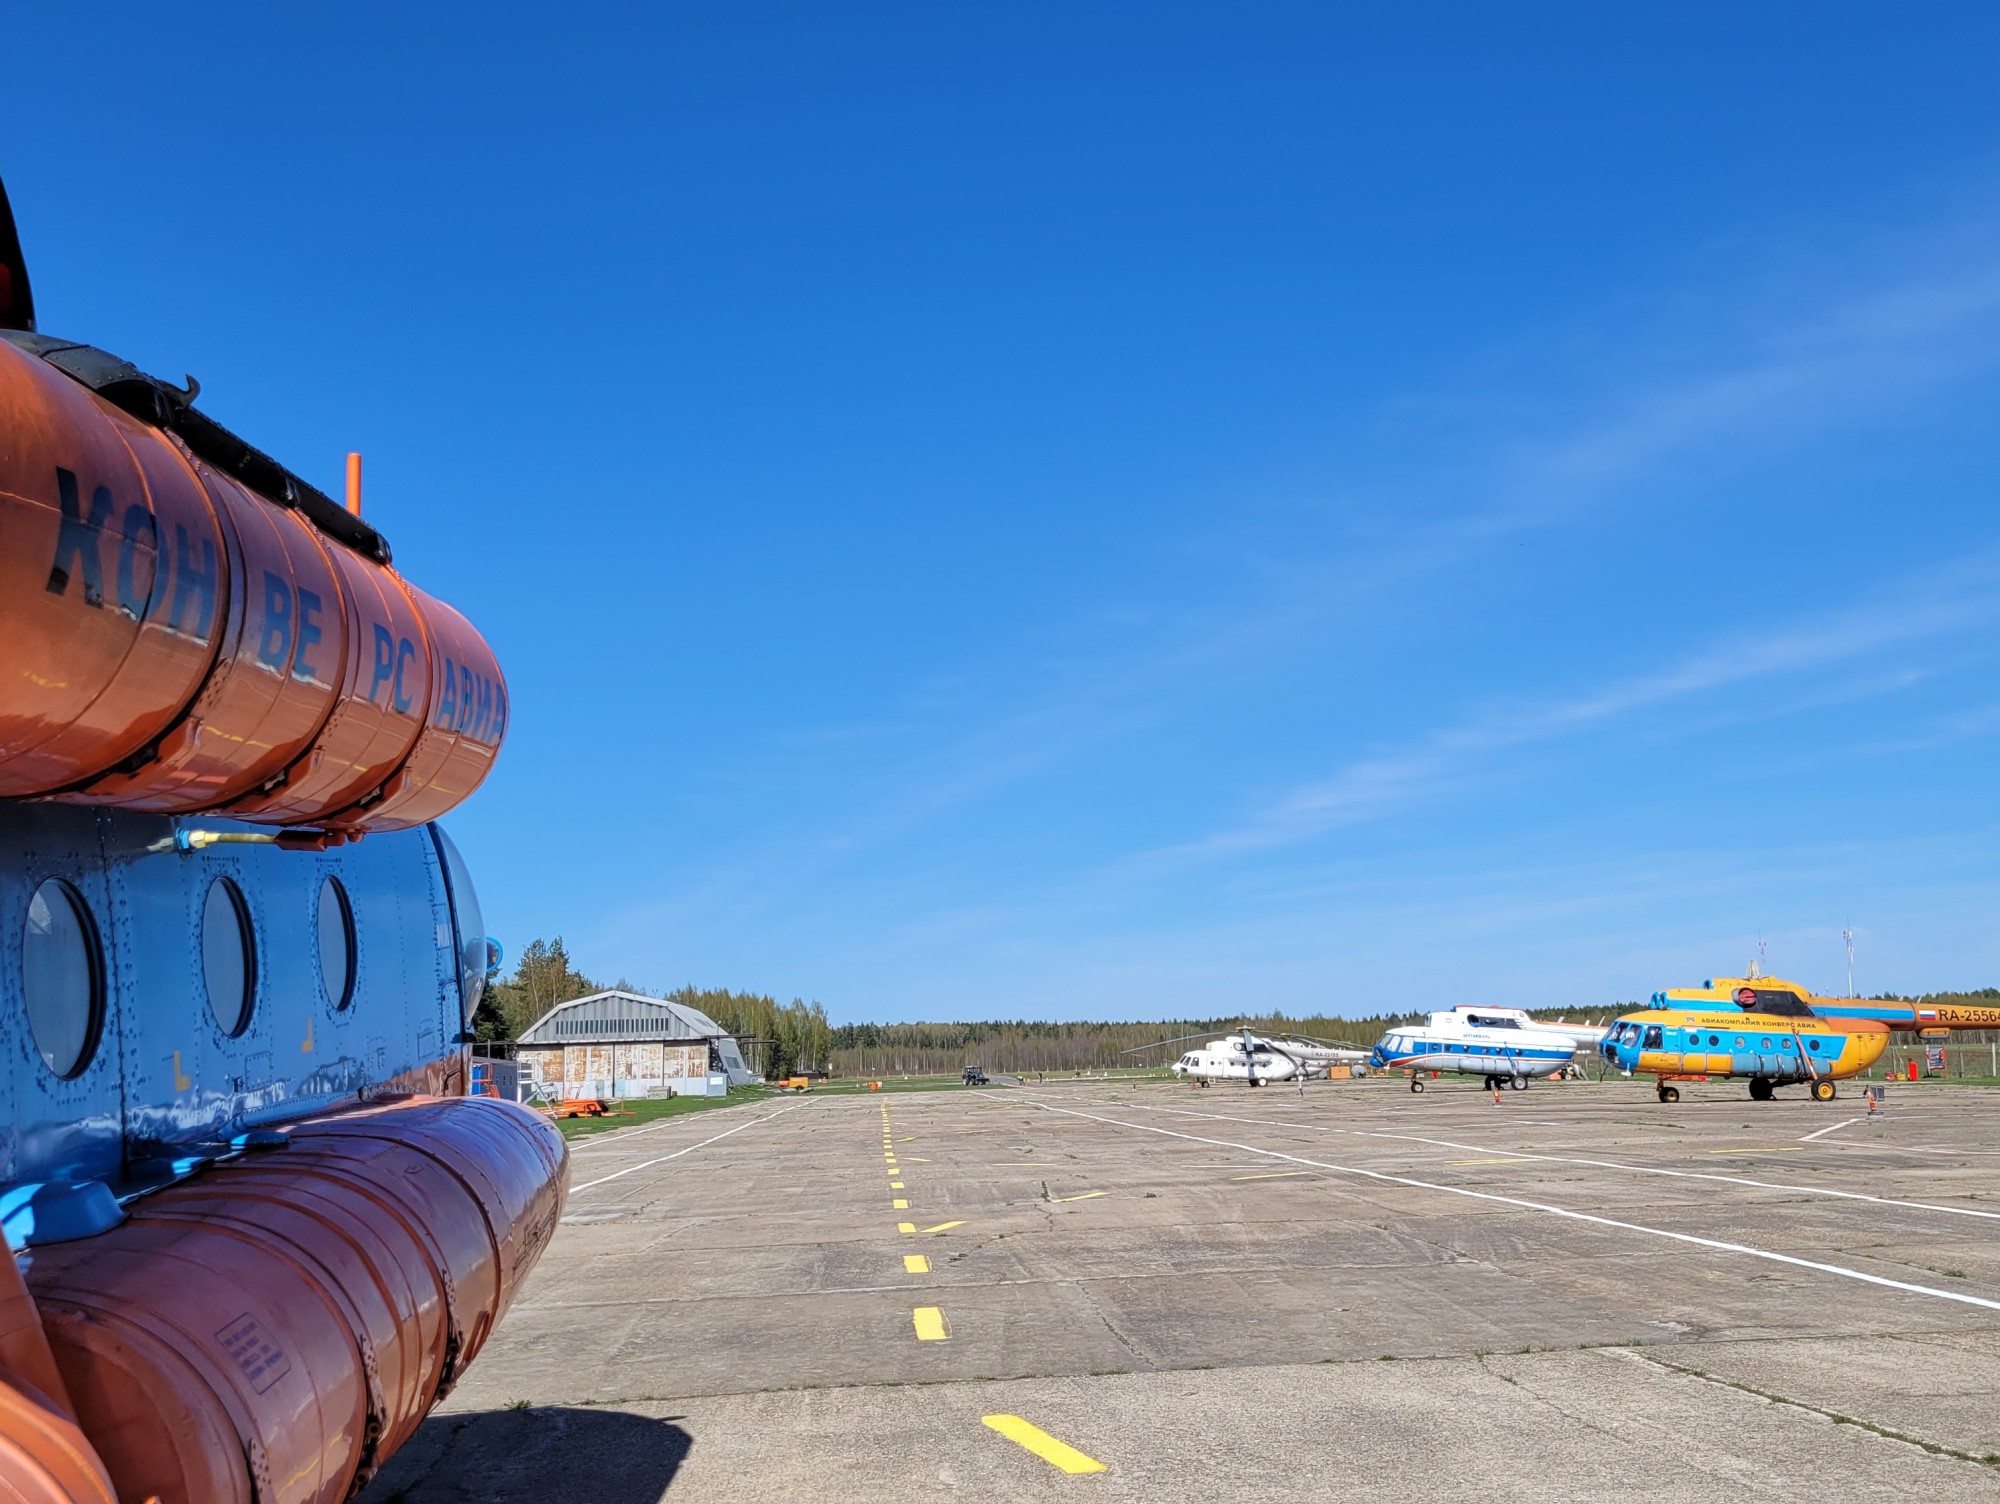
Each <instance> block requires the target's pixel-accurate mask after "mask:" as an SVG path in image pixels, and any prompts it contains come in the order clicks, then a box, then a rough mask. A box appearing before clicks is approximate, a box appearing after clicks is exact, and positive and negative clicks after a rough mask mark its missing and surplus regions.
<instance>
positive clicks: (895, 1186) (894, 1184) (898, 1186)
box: [889, 1180, 904, 1191]
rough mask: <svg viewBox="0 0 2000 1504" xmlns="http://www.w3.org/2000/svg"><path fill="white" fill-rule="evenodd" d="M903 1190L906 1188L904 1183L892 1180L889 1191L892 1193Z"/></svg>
mask: <svg viewBox="0 0 2000 1504" xmlns="http://www.w3.org/2000/svg"><path fill="white" fill-rule="evenodd" d="M903 1188H904V1187H903V1182H902V1181H900V1180H892V1181H890V1182H889V1189H890V1190H892V1191H900V1190H902V1189H903Z"/></svg>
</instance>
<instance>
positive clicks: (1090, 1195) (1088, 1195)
mask: <svg viewBox="0 0 2000 1504" xmlns="http://www.w3.org/2000/svg"><path fill="white" fill-rule="evenodd" d="M1110 1194H1111V1192H1109V1191H1085V1192H1084V1193H1083V1194H1082V1195H1081V1196H1052V1197H1050V1198H1049V1199H1050V1200H1052V1201H1090V1200H1093V1199H1095V1198H1096V1197H1098V1196H1109V1195H1110Z"/></svg>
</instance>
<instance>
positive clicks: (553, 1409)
mask: <svg viewBox="0 0 2000 1504" xmlns="http://www.w3.org/2000/svg"><path fill="white" fill-rule="evenodd" d="M679 1419H680V1417H679V1416H667V1417H665V1418H663V1419H660V1420H654V1419H652V1418H651V1417H648V1416H644V1415H632V1414H629V1413H628V1412H626V1411H623V1410H585V1409H569V1408H566V1407H564V1406H561V1405H544V1406H536V1407H534V1408H532V1409H522V1410H485V1411H477V1412H474V1413H472V1414H469V1415H433V1416H432V1417H431V1418H430V1419H429V1420H427V1421H425V1422H424V1423H423V1425H422V1426H421V1427H420V1428H419V1429H418V1431H417V1434H416V1435H415V1436H413V1437H411V1438H410V1441H409V1444H408V1445H407V1446H405V1447H404V1448H403V1449H402V1450H401V1451H399V1452H398V1453H397V1454H396V1455H395V1456H393V1457H391V1458H390V1459H389V1460H388V1462H387V1463H385V1464H384V1465H383V1468H382V1470H381V1472H380V1473H378V1474H377V1475H376V1477H375V1481H374V1482H372V1483H370V1484H369V1485H368V1487H367V1488H366V1489H365V1490H364V1491H363V1492H362V1493H361V1494H360V1495H359V1497H358V1498H357V1499H356V1500H355V1504H475V1501H476V1504H531V1501H532V1504H659V1501H660V1499H661V1498H662V1496H663V1495H664V1494H665V1493H666V1491H667V1486H668V1485H669V1484H671V1483H672V1482H673V1481H674V1475H675V1474H676V1473H678V1472H679V1471H680V1468H681V1464H682V1463H683V1462H684V1461H686V1460H687V1455H688V1452H689V1450H690V1449H691V1448H692V1447H693V1446H694V1438H693V1437H692V1436H690V1435H688V1433H687V1432H686V1431H685V1430H683V1429H682V1428H681V1427H679V1426H677V1425H675V1424H674V1422H675V1421H677V1420H679Z"/></svg>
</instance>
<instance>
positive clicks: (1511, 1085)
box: [1507, 1076, 1528, 1091]
mask: <svg viewBox="0 0 2000 1504" xmlns="http://www.w3.org/2000/svg"><path fill="white" fill-rule="evenodd" d="M1507 1086H1508V1089H1509V1090H1511V1091H1526V1090H1527V1089H1528V1078H1527V1077H1526V1076H1516V1077H1514V1078H1513V1079H1512V1080H1511V1081H1509V1082H1508V1083H1507Z"/></svg>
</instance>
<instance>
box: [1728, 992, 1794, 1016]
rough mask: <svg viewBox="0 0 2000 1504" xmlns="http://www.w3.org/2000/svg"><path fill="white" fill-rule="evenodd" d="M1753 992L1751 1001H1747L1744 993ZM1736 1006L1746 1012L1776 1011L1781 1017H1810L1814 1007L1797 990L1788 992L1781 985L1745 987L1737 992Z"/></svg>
mask: <svg viewBox="0 0 2000 1504" xmlns="http://www.w3.org/2000/svg"><path fill="white" fill-rule="evenodd" d="M1746 992H1747V993H1750V994H1751V1001H1748V1002H1745V1001H1744V999H1743V994H1744V993H1746ZM1736 1006H1737V1007H1739V1008H1741V1009H1743V1010H1744V1011H1745V1012H1746V1013H1775V1014H1777V1015H1778V1016H1779V1017H1780V1018H1810V1017H1812V1009H1811V1008H1809V1007H1807V1006H1806V1003H1805V999H1803V998H1801V997H1800V996H1799V995H1798V994H1797V993H1796V992H1787V991H1786V990H1784V989H1783V988H1779V987H1744V988H1739V989H1738V991H1737V994H1736Z"/></svg>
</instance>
